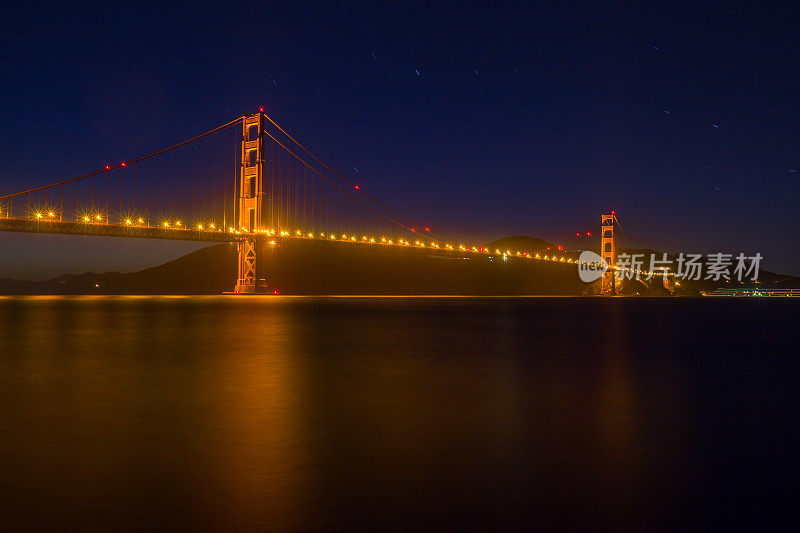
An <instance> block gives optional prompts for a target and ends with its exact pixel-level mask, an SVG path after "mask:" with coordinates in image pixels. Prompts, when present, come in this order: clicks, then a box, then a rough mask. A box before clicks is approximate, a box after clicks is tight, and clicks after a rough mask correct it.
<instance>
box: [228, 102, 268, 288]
mask: <svg viewBox="0 0 800 533" xmlns="http://www.w3.org/2000/svg"><path fill="white" fill-rule="evenodd" d="M263 202H264V113H263V112H259V113H256V114H254V115H250V116H248V117H245V118H244V120H243V121H242V165H241V171H240V173H239V205H238V211H239V218H238V221H239V227H238V228H237V230H241V231H244V232H247V233H250V234H252V235H253V238H252V239H248V240H246V241H240V242H239V243H238V244H237V248H238V251H239V277H238V280H237V281H236V289H235V291H236V293H237V294H255V293H258V292H264V291H265V290H266V288H267V280H266V276H265V275H264V237H262V236H258V235H256V232H257V230H259V229H261V222H262V215H263V209H262V206H263Z"/></svg>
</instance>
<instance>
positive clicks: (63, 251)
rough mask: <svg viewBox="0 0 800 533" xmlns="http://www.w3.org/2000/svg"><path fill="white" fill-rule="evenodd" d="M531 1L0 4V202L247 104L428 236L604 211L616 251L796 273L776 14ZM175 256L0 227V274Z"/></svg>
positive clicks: (794, 161) (790, 143) (782, 25)
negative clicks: (2, 196)
mask: <svg viewBox="0 0 800 533" xmlns="http://www.w3.org/2000/svg"><path fill="white" fill-rule="evenodd" d="M550 4H551V3H545V4H543V5H542V6H538V7H537V6H533V5H530V4H528V3H523V4H505V3H499V2H493V3H485V4H483V5H472V4H467V3H462V2H455V3H434V2H419V3H407V2H399V3H395V4H388V3H386V4H384V3H365V4H363V5H362V4H357V3H353V2H341V3H339V2H333V3H330V4H328V5H325V6H322V7H320V6H319V5H316V4H315V3H299V2H293V3H292V4H291V7H290V8H287V7H278V6H275V5H272V3H269V2H258V3H253V4H247V5H245V4H243V3H234V2H227V3H223V4H220V5H219V6H217V7H213V8H206V7H204V6H203V3H192V4H186V5H182V6H178V5H176V6H165V7H152V6H148V7H141V6H139V5H137V3H133V2H126V3H124V4H114V3H108V4H106V5H105V6H104V7H102V8H97V9H92V8H80V9H79V8H75V7H60V8H59V7H55V8H52V7H51V8H44V7H41V6H33V5H31V6H30V7H29V8H28V9H27V10H26V9H25V7H24V6H23V7H22V8H20V7H18V6H17V7H6V8H5V9H6V13H4V15H3V17H2V19H0V25H1V26H2V31H0V45H1V47H0V53H1V54H2V56H1V57H0V59H1V61H0V69H2V71H0V76H1V79H0V191H2V193H7V192H14V191H16V190H19V189H22V188H26V187H28V186H32V185H39V184H45V183H48V182H51V181H54V180H55V179H56V178H63V177H70V176H73V175H76V174H80V173H82V172H85V171H89V170H94V169H97V168H99V167H100V166H101V165H103V164H105V163H106V162H108V161H121V160H125V159H130V158H132V157H135V156H137V155H140V154H143V153H146V152H149V151H150V150H152V149H154V148H160V147H162V146H164V145H167V144H171V143H172V142H174V141H176V140H180V139H182V138H185V137H188V136H191V135H193V134H196V133H199V132H201V131H205V130H206V129H209V128H210V127H213V126H215V125H217V124H220V123H223V122H227V121H228V120H231V119H232V118H234V117H236V116H239V115H242V114H245V113H250V112H253V111H255V110H256V109H257V108H258V107H259V106H264V107H265V109H266V111H267V112H268V113H269V114H270V115H271V116H272V117H273V118H274V119H275V120H277V121H278V122H279V123H280V124H281V125H283V126H284V127H286V128H287V129H289V130H290V131H291V132H293V133H295V134H296V135H297V136H298V137H299V139H300V140H301V141H303V142H305V143H306V145H307V146H309V147H310V148H311V149H312V150H313V151H315V152H316V153H317V154H318V155H319V156H320V157H322V158H323V159H324V160H326V161H327V162H328V163H329V164H331V166H333V168H335V169H337V170H339V171H340V172H341V173H342V174H343V175H345V176H347V177H354V178H355V177H356V174H355V170H354V169H353V167H356V168H358V170H359V174H358V175H357V178H356V179H357V181H358V182H359V183H360V184H361V186H362V188H364V189H365V190H368V191H369V192H370V193H372V194H374V195H376V196H377V197H379V198H381V199H384V200H385V201H386V202H387V203H389V204H391V205H392V206H393V207H394V208H395V209H397V210H399V211H402V212H405V213H408V214H409V215H410V216H411V217H412V218H415V219H418V220H421V221H425V222H426V223H429V224H430V225H432V226H433V227H435V228H437V229H438V230H439V231H440V232H443V233H445V234H449V235H455V236H472V237H473V239H472V240H474V241H476V242H478V241H485V240H488V239H493V238H497V237H501V236H507V235H516V234H527V235H533V236H538V237H542V238H546V239H549V240H554V241H563V240H566V239H568V238H569V236H571V235H574V233H575V231H578V230H581V229H583V228H584V227H585V226H587V224H591V223H593V222H594V221H598V223H599V215H600V213H601V212H603V211H608V210H610V209H615V210H616V211H617V213H618V214H619V216H620V219H621V221H622V224H623V227H624V229H625V233H626V235H627V238H628V242H627V244H629V245H632V246H639V247H652V248H657V249H664V250H668V251H687V252H718V251H726V252H731V253H738V252H756V251H759V252H761V254H762V255H764V256H765V261H764V264H763V267H764V268H768V269H770V270H777V271H781V272H788V273H794V274H800V237H798V231H800V214H798V206H799V205H800V174H798V170H800V127H798V119H800V106H799V105H798V104H799V101H798V96H797V95H798V94H800V69H799V68H798V66H799V65H798V62H799V60H798V58H799V57H800V55H799V54H798V49H800V47H798V44H800V42H798V35H800V32H799V31H798V30H800V24H798V22H799V20H798V19H799V17H798V9H797V8H796V7H795V8H794V9H792V6H791V5H790V4H789V3H786V4H785V6H783V7H781V6H780V5H778V7H776V5H777V4H773V5H769V6H767V5H762V4H761V3H754V4H753V5H752V6H751V7H742V6H738V5H737V7H720V6H716V7H708V6H705V5H701V4H699V3H696V4H695V3H693V4H691V5H687V4H683V5H679V4H675V5H664V4H657V5H656V3H651V2H646V3H637V4H634V5H633V6H629V7H628V8H625V9H623V8H622V7H620V6H621V4H615V3H610V4H607V5H605V6H590V5H588V4H584V5H580V4H577V5H573V6H566V7H553V6H551V5H550ZM639 4H641V5H639ZM193 247H194V245H176V243H148V242H144V241H142V242H136V243H133V242H131V241H116V242H111V240H109V239H97V238H67V237H45V236H31V235H0V249H2V250H3V251H4V252H3V254H2V256H0V276H14V277H42V276H47V275H50V274H53V275H54V274H58V273H61V272H63V271H65V270H72V271H80V270H85V269H92V270H108V269H119V270H129V269H132V268H138V267H140V266H146V265H148V264H151V263H155V262H161V261H163V260H165V259H169V258H171V257H173V256H176V255H180V254H181V253H184V252H185V251H186V250H189V249H192V248H193ZM30 265H34V266H33V267H31V266H30Z"/></svg>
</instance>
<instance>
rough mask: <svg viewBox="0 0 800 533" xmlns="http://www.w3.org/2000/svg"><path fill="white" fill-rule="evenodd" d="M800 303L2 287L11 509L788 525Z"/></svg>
mask: <svg viewBox="0 0 800 533" xmlns="http://www.w3.org/2000/svg"><path fill="white" fill-rule="evenodd" d="M798 304H800V302H796V301H789V300H777V299H770V300H750V299H721V298H708V299H690V300H689V299H687V300H676V299H669V300H666V299H664V300H650V299H599V298H594V299H591V298H508V299H491V298H485V299H481V298H476V299H473V298H290V297H268V298H256V297H253V298H247V297H244V298H242V297H240V298H235V297H187V298H183V297H77V298H56V297H53V298H50V297H44V298H38V297H32V298H5V299H0V466H2V467H1V468H0V529H2V528H3V527H4V526H5V527H7V528H9V529H16V528H28V529H30V528H44V527H47V528H58V529H70V528H77V527H80V528H104V529H107V528H114V529H120V528H124V529H144V528H148V527H152V526H154V525H158V526H160V527H170V528H194V529H222V528H229V529H270V530H274V529H288V530H309V529H311V530H330V529H339V530H343V529H344V530H350V529H369V530H376V529H377V530H409V529H411V530H418V529H427V530H430V529H447V530H453V529H469V530H476V529H491V530H495V529H521V528H525V527H531V526H561V527H570V528H584V527H590V528H592V529H595V528H612V529H617V528H642V529H657V528H667V527H670V526H676V525H691V526H698V525H721V524H724V525H739V526H741V525H751V526H757V525H762V526H763V525H764V524H772V525H777V524H778V523H779V522H780V520H782V519H783V518H782V515H781V514H780V511H781V510H783V507H782V506H783V505H784V504H789V503H790V502H792V501H793V500H791V499H790V498H793V494H794V484H795V476H794V474H793V473H794V472H796V471H795V470H794V468H793V467H792V463H793V459H794V458H793V457H792V456H793V454H794V453H795V452H796V451H797V449H796V448H797V447H796V444H795V442H796V440H795V432H796V426H797V407H798V393H797V389H798V377H800V371H799V369H798V353H799V352H800V350H798V347H799V346H798V345H799V344H800V341H799V340H798V331H797V316H798V310H800V305H798Z"/></svg>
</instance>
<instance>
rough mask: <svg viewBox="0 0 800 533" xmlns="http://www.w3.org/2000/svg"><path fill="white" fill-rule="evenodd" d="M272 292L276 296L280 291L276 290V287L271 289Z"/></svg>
mask: <svg viewBox="0 0 800 533" xmlns="http://www.w3.org/2000/svg"><path fill="white" fill-rule="evenodd" d="M272 294H274V295H275V296H278V295H279V294H280V291H278V289H275V290H274V291H272Z"/></svg>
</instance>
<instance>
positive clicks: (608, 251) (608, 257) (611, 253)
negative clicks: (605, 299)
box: [600, 211, 617, 294]
mask: <svg viewBox="0 0 800 533" xmlns="http://www.w3.org/2000/svg"><path fill="white" fill-rule="evenodd" d="M616 218H617V217H616V213H615V212H614V211H611V214H609V215H600V256H601V257H602V258H603V261H605V262H606V265H608V271H606V273H605V274H604V275H603V285H602V289H601V291H602V292H601V294H616V292H617V290H616V283H615V272H614V269H613V268H614V261H615V260H616V257H617V250H616V246H617V244H616V239H615V238H614V222H615V220H616Z"/></svg>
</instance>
